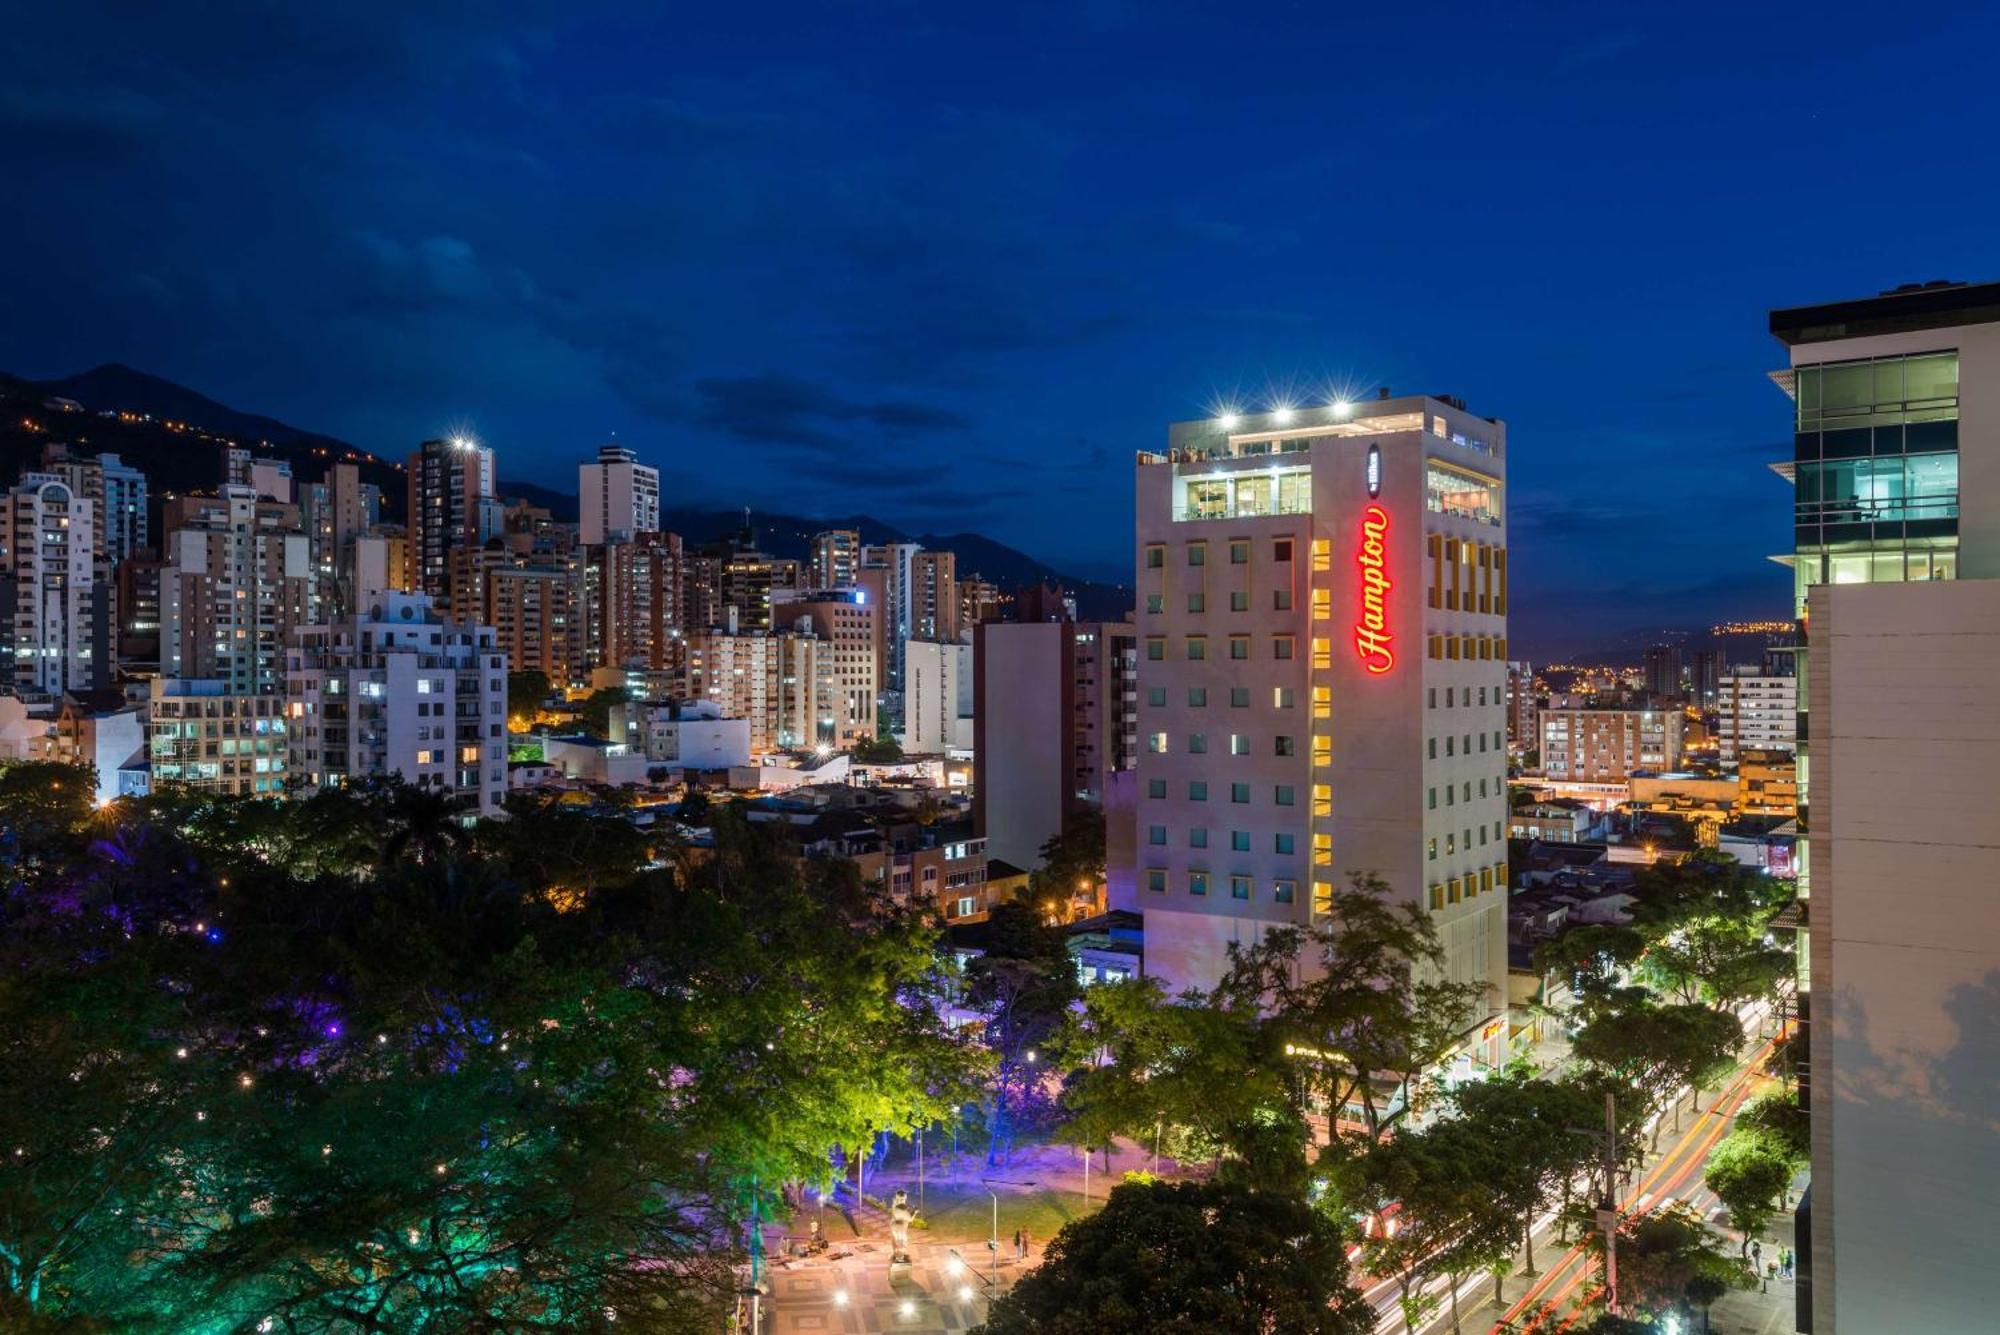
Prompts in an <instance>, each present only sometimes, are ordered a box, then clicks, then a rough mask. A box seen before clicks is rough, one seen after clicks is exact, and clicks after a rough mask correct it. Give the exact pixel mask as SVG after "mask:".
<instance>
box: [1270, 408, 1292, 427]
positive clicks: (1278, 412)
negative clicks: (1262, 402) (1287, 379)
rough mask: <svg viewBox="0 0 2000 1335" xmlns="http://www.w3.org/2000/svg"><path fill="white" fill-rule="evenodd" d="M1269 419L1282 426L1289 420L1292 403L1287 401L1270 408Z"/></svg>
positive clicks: (1290, 418)
mask: <svg viewBox="0 0 2000 1335" xmlns="http://www.w3.org/2000/svg"><path fill="white" fill-rule="evenodd" d="M1271 420H1272V421H1273V422H1276V423H1277V424H1278V425H1279V426H1283V425H1285V424H1286V423H1287V422H1289V421H1291V420H1292V405H1291V404H1289V403H1281V404H1279V405H1278V406H1277V407H1275V408H1273V409H1271Z"/></svg>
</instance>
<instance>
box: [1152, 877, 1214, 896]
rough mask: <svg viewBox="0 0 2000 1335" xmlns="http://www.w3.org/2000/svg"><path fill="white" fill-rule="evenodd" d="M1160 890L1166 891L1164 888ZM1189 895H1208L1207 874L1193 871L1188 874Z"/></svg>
mask: <svg viewBox="0 0 2000 1335" xmlns="http://www.w3.org/2000/svg"><path fill="white" fill-rule="evenodd" d="M1160 888H1161V889H1163V890H1164V889H1165V888H1166V887H1165V886H1162V887H1160ZM1188 893H1189V894H1191V895H1205V894H1207V893H1208V873H1207V872H1205V871H1191V872H1189V873H1188Z"/></svg>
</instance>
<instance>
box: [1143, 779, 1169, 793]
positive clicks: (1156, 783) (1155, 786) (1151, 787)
mask: <svg viewBox="0 0 2000 1335" xmlns="http://www.w3.org/2000/svg"><path fill="white" fill-rule="evenodd" d="M1166 795H1167V781H1166V780H1165V779H1148V780H1146V796H1148V797H1165V796H1166Z"/></svg>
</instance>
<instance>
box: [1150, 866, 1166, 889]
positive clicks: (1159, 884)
mask: <svg viewBox="0 0 2000 1335" xmlns="http://www.w3.org/2000/svg"><path fill="white" fill-rule="evenodd" d="M1146 888H1147V889H1148V890H1151V891H1152V892H1153V893H1154V894H1156V895H1164V894H1165V893H1166V892H1167V873H1166V871H1165V870H1164V869H1163V868H1160V867H1148V868H1146Z"/></svg>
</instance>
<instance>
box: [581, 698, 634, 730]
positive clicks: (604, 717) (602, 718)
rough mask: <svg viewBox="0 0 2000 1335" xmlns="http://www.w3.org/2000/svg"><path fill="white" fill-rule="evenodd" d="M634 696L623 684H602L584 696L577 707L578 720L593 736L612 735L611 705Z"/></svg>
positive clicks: (618, 703) (621, 702)
mask: <svg viewBox="0 0 2000 1335" xmlns="http://www.w3.org/2000/svg"><path fill="white" fill-rule="evenodd" d="M631 698H632V693H631V692H630V691H628V690H626V689H625V688H624V687H623V686H601V687H599V688H598V689H597V690H594V691H592V692H591V693H590V694H589V695H588V696H585V697H584V701H583V704H582V705H581V706H579V707H578V709H577V721H578V723H579V724H580V725H581V726H582V728H583V730H584V731H585V732H587V733H589V734H590V735H591V736H592V737H610V736H611V707H612V706H613V705H622V704H624V703H626V702H627V701H628V700H630V699H631Z"/></svg>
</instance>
